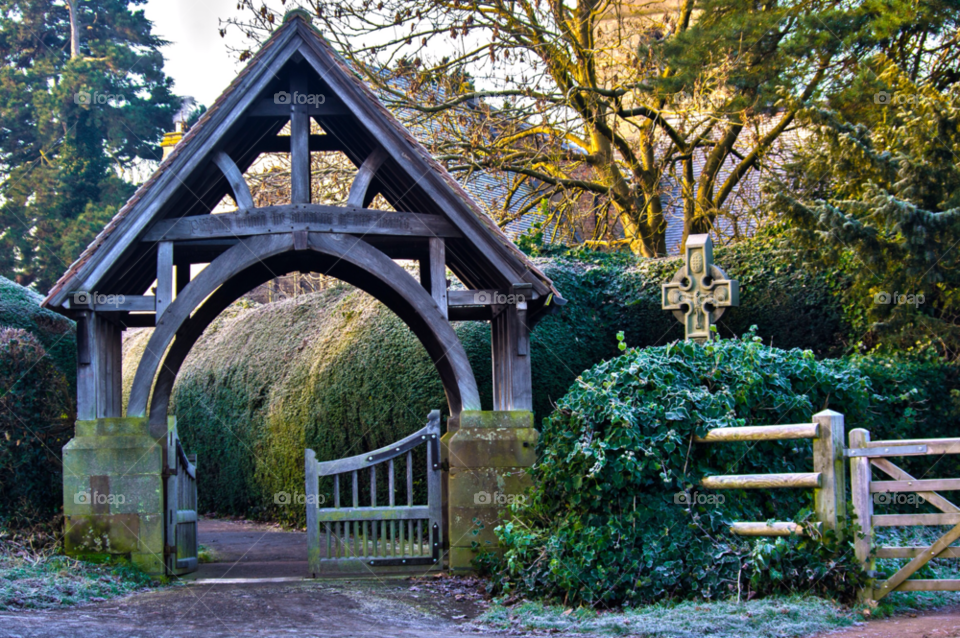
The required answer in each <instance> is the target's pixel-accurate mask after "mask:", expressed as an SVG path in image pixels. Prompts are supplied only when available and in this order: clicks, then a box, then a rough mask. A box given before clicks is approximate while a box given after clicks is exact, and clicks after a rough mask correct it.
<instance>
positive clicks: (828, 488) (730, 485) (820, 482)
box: [694, 410, 846, 536]
mask: <svg viewBox="0 0 960 638" xmlns="http://www.w3.org/2000/svg"><path fill="white" fill-rule="evenodd" d="M843 429H844V425H843V415H842V414H838V413H836V412H833V411H832V410H824V411H823V412H819V413H817V414H815V415H814V416H813V422H812V423H790V424H785V425H760V426H750V427H743V428H716V429H713V430H710V431H709V432H707V434H706V435H705V436H703V437H697V438H696V439H694V441H695V442H696V443H729V442H743V441H789V440H796V439H812V440H813V469H814V471H813V472H795V473H790V474H730V475H717V476H707V477H704V478H703V480H702V482H701V485H702V486H703V487H705V488H707V489H712V490H725V489H746V490H754V489H813V490H814V502H815V509H816V514H817V520H818V521H819V522H818V523H817V524H815V525H812V526H809V527H806V528H805V527H802V526H800V525H798V524H796V523H792V522H789V521H778V522H773V523H766V522H760V521H755V522H754V521H742V522H736V523H733V524H732V525H731V526H730V531H731V532H733V533H734V534H738V535H740V536H789V535H790V534H810V533H811V532H812V531H816V532H818V533H819V532H822V531H823V529H824V528H827V529H833V530H836V529H837V521H838V519H840V518H842V517H843V516H844V513H845V511H846V478H845V474H844V468H843V461H844V431H843ZM811 528H812V529H811Z"/></svg>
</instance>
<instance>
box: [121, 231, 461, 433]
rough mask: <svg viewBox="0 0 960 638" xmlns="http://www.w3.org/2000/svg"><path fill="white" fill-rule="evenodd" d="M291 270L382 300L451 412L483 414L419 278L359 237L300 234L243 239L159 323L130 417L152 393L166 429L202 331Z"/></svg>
mask: <svg viewBox="0 0 960 638" xmlns="http://www.w3.org/2000/svg"><path fill="white" fill-rule="evenodd" d="M294 270H298V271H319V272H325V273H327V274H330V275H332V276H335V277H337V278H338V279H341V280H343V281H345V282H347V283H349V284H352V285H354V286H356V287H357V288H360V289H362V290H364V291H365V292H367V293H369V294H371V295H372V296H374V297H375V298H377V299H378V300H380V301H381V302H383V303H384V304H385V305H386V306H387V307H388V308H390V309H391V310H392V311H393V312H394V313H396V314H397V316H399V317H400V318H401V319H402V320H403V321H404V323H406V324H407V325H408V326H409V327H410V328H411V330H413V332H414V334H416V335H417V337H418V338H419V339H420V341H421V343H423V345H424V347H426V349H427V352H428V353H429V354H430V357H431V359H432V360H433V363H434V365H435V366H436V368H437V371H438V372H439V374H440V378H441V381H442V383H443V387H444V391H445V392H446V395H447V402H448V404H449V407H450V413H451V414H452V415H457V414H459V413H460V412H461V410H479V409H480V396H479V394H478V392H477V382H476V380H475V379H474V376H473V370H472V369H471V368H470V363H469V361H468V360H467V355H466V352H465V351H464V349H463V345H462V344H461V343H460V341H459V339H458V338H457V335H456V333H455V332H454V331H453V328H452V327H451V326H450V324H449V323H448V321H447V320H446V318H445V317H444V316H443V315H442V314H441V312H440V309H439V308H438V306H437V305H436V303H434V300H433V298H432V297H431V296H430V295H429V294H428V293H427V292H426V290H425V289H424V288H423V287H422V286H421V285H419V284H418V283H417V282H416V280H414V279H413V278H412V277H411V276H410V275H409V274H408V273H407V272H406V271H405V270H404V269H403V268H401V267H400V266H398V265H397V264H396V263H395V262H394V261H392V260H391V259H390V258H388V257H387V256H386V255H385V254H383V253H382V252H380V251H379V250H377V249H376V248H374V247H372V246H371V245H370V244H368V243H366V242H365V241H363V240H362V239H360V238H357V237H352V236H348V235H342V234H335V233H334V234H321V233H308V232H307V231H300V232H298V233H297V234H283V235H265V236H258V237H253V238H250V239H246V240H242V241H240V242H239V243H237V244H236V245H234V246H233V247H232V248H230V249H229V250H227V251H226V252H224V253H223V254H222V255H220V256H219V257H217V258H216V259H215V260H214V261H213V262H211V264H210V265H209V266H208V267H207V268H205V269H204V270H203V271H202V272H201V273H200V274H199V275H198V276H197V277H196V278H195V279H193V281H191V282H190V283H189V284H188V285H187V286H186V287H185V288H184V289H183V291H182V292H181V293H180V294H179V295H178V296H177V298H176V300H175V301H174V302H173V303H172V304H170V306H169V307H168V308H167V309H166V310H165V311H164V313H163V315H162V316H161V318H160V319H159V320H158V321H157V328H156V330H154V333H153V335H152V336H151V338H150V341H149V343H148V344H147V348H146V351H145V352H144V355H143V358H142V359H141V360H140V365H139V367H138V368H137V373H136V376H135V377H134V381H133V387H132V389H131V392H130V400H129V404H128V407H127V415H128V416H145V415H146V408H147V400H148V397H149V396H150V395H151V390H152V397H153V398H152V400H151V405H150V422H151V423H152V424H157V425H165V424H166V422H167V404H168V403H169V400H170V393H171V391H172V388H173V383H174V380H175V379H176V375H177V372H178V371H179V369H180V366H181V364H182V363H183V361H184V359H185V358H186V355H187V353H188V352H189V351H190V348H191V347H193V345H194V343H196V341H197V339H198V338H199V337H200V335H201V334H202V332H203V330H204V329H205V328H206V327H207V326H208V325H209V324H210V322H212V321H213V320H214V319H215V318H216V317H217V315H219V314H220V312H222V311H223V309H224V308H226V306H228V305H229V304H230V303H232V302H233V301H235V300H236V299H237V298H238V297H239V296H240V295H241V294H243V293H245V292H247V291H249V290H250V289H252V288H254V287H256V286H257V285H259V284H261V283H264V282H265V281H268V280H270V279H272V278H274V277H276V276H278V275H281V274H286V273H287V272H290V271H294ZM171 343H172V344H173V345H172V347H171ZM168 348H169V349H168ZM164 353H165V354H164ZM161 360H162V365H161ZM158 368H159V374H157V371H158ZM154 378H156V383H154Z"/></svg>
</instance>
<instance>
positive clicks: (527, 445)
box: [442, 411, 537, 571]
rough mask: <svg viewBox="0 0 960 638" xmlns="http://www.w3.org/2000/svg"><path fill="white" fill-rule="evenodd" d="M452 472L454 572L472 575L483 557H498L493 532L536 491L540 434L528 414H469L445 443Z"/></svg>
mask: <svg viewBox="0 0 960 638" xmlns="http://www.w3.org/2000/svg"><path fill="white" fill-rule="evenodd" d="M442 443H443V456H444V458H445V459H446V462H447V463H446V467H448V468H449V477H448V494H447V519H448V526H449V529H448V535H447V538H448V539H449V559H448V560H449V566H450V569H451V570H454V571H465V570H469V569H471V564H470V563H471V561H472V559H473V558H474V557H475V556H476V555H477V552H478V551H492V552H499V551H500V548H499V547H498V543H497V537H496V534H495V533H494V531H493V530H494V528H496V526H497V525H499V524H500V523H501V522H502V521H503V520H504V518H505V516H506V514H507V506H508V505H509V504H511V503H514V502H516V501H518V500H519V499H523V498H524V497H525V496H524V494H525V492H526V490H527V489H528V488H529V487H530V485H531V480H530V476H529V475H528V474H527V468H529V467H530V466H532V465H533V464H534V463H535V462H536V447H537V431H536V430H535V429H534V428H533V413H532V412H528V411H464V412H461V413H460V419H459V427H458V428H457V429H456V430H455V431H453V432H450V431H448V432H447V434H446V435H444V437H443V439H442Z"/></svg>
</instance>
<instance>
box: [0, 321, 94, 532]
mask: <svg viewBox="0 0 960 638" xmlns="http://www.w3.org/2000/svg"><path fill="white" fill-rule="evenodd" d="M74 418H75V409H74V399H73V391H72V390H71V388H70V385H69V384H68V383H67V380H66V377H64V375H63V373H62V372H60V371H59V370H57V368H56V367H55V366H54V363H53V361H52V359H50V357H48V356H47V353H46V351H45V350H44V348H43V346H42V345H41V344H40V341H39V339H37V338H36V337H35V336H33V335H32V334H31V333H29V332H27V331H25V330H21V329H18V328H0V485H2V486H3V489H2V490H0V521H2V522H3V523H4V524H6V525H9V526H11V527H23V526H29V525H33V524H35V523H38V522H43V521H47V520H49V519H51V518H53V517H54V516H55V515H56V514H57V513H58V512H59V511H60V506H61V499H62V496H63V490H62V487H61V485H62V483H61V481H62V479H61V476H62V474H61V472H62V470H61V462H60V459H61V448H62V447H63V446H64V444H65V443H66V442H67V439H69V437H70V433H71V430H72V427H73V419H74Z"/></svg>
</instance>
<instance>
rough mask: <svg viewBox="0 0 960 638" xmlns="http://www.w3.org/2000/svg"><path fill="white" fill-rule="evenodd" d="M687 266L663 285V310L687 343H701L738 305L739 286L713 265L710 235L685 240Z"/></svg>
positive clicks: (691, 236) (711, 335)
mask: <svg viewBox="0 0 960 638" xmlns="http://www.w3.org/2000/svg"><path fill="white" fill-rule="evenodd" d="M685 261H686V265H684V267H683V268H681V269H680V270H678V271H677V274H675V275H674V276H673V279H671V280H670V282H669V283H666V284H663V309H664V310H672V311H673V315H674V316H675V317H676V318H677V321H679V322H680V323H682V324H683V327H684V331H685V332H686V338H687V339H693V340H695V341H699V342H701V343H702V342H704V341H709V340H710V339H712V338H713V331H712V330H711V329H710V328H711V326H713V325H714V324H715V323H716V322H717V320H718V319H719V318H720V315H722V314H723V311H724V310H726V309H727V308H729V307H731V306H738V305H740V286H739V284H738V283H737V280H735V279H728V278H727V275H726V274H725V273H724V272H723V271H722V270H720V268H719V267H718V266H716V265H715V264H714V263H713V242H712V241H711V240H710V235H690V237H689V238H687V250H686V259H685Z"/></svg>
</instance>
